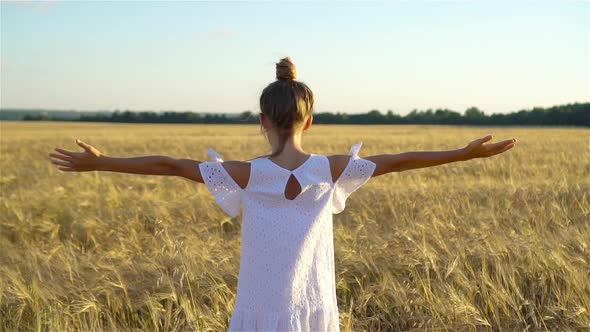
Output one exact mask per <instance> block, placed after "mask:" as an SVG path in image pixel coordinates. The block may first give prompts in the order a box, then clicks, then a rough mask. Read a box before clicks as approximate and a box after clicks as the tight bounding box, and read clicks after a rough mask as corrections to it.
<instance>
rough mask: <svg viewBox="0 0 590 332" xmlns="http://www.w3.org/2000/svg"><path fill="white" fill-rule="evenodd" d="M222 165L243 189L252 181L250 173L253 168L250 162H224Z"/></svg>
mask: <svg viewBox="0 0 590 332" xmlns="http://www.w3.org/2000/svg"><path fill="white" fill-rule="evenodd" d="M222 165H223V168H225V170H226V171H227V173H228V174H229V175H230V176H231V177H232V178H233V179H234V181H236V183H237V184H238V185H239V186H240V187H241V188H242V189H244V188H246V187H247V186H248V180H249V179H250V171H251V168H252V164H251V163H250V161H240V160H228V161H224V162H222Z"/></svg>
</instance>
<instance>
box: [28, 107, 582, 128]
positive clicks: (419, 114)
mask: <svg viewBox="0 0 590 332" xmlns="http://www.w3.org/2000/svg"><path fill="white" fill-rule="evenodd" d="M23 120H56V121H92V122H131V123H219V124H224V123H227V124H231V123H233V124H245V123H252V124H257V123H259V122H258V115H257V114H255V113H253V112H251V111H245V112H242V113H240V114H238V115H229V116H228V115H227V114H205V115H202V114H199V113H194V112H160V113H157V112H131V111H115V112H112V113H101V114H92V115H84V114H81V115H80V117H79V119H74V120H71V119H60V118H57V117H53V116H51V115H49V114H48V113H43V114H37V115H26V116H25V117H24V118H23ZM314 123H316V124H447V125H500V126H502V125H530V126H536V125H539V126H545V125H551V126H586V127H588V126H590V103H573V104H567V105H560V106H553V107H549V108H541V107H535V108H533V109H532V110H521V111H517V112H512V113H507V114H502V113H495V114H492V115H486V114H485V113H484V112H483V111H481V110H479V109H478V108H477V107H470V108H468V109H467V110H465V112H464V114H460V113H459V112H456V111H452V110H449V109H435V110H433V109H427V110H421V111H419V110H416V109H414V110H412V111H411V112H410V113H408V114H406V115H404V116H401V115H399V114H396V113H395V112H394V111H392V110H388V111H387V112H386V113H381V112H380V111H379V110H376V109H374V110H371V111H369V112H367V113H360V114H347V113H340V112H337V113H330V112H323V113H314Z"/></svg>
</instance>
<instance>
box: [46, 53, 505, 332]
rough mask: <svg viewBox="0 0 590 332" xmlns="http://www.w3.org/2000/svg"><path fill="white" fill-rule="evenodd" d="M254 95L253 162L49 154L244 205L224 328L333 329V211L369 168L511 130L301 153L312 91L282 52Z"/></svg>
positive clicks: (412, 164)
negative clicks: (367, 149)
mask: <svg viewBox="0 0 590 332" xmlns="http://www.w3.org/2000/svg"><path fill="white" fill-rule="evenodd" d="M276 78H277V80H276V81H275V82H273V83H271V84H269V85H268V86H267V87H266V88H265V89H264V90H263V91H262V95H261V96H260V108H261V113H260V114H259V118H260V124H261V126H262V127H261V129H263V132H264V133H265V134H266V136H267V139H268V141H269V143H270V145H271V147H272V153H271V154H269V155H266V156H261V157H257V158H254V159H251V160H249V161H223V160H222V158H221V156H219V155H218V154H217V153H216V152H215V151H213V150H211V149H209V150H208V153H209V155H210V156H211V157H212V159H213V160H212V161H206V162H204V161H196V160H190V159H175V158H171V157H165V156H144V157H134V158H117V157H109V156H106V155H104V154H102V153H101V152H100V151H99V150H97V149H96V148H95V147H93V146H91V145H89V144H86V143H84V142H82V141H80V140H76V143H77V144H78V145H79V146H80V147H81V148H83V149H84V151H83V152H73V151H67V150H63V149H59V148H56V149H55V150H56V151H57V152H59V154H58V153H50V156H51V157H53V158H55V159H52V160H51V161H52V163H53V164H55V165H57V166H58V169H60V170H62V171H66V172H84V171H110V172H124V173H134V174H153V175H173V176H181V177H185V178H188V179H191V180H194V181H196V182H201V183H204V184H205V185H206V186H207V188H208V190H209V191H210V192H211V193H212V194H213V196H214V197H215V200H216V201H217V203H218V204H219V205H220V207H221V208H222V209H223V210H224V211H225V212H226V213H227V214H228V215H230V216H232V217H236V216H237V215H238V213H239V212H240V210H241V211H242V218H243V219H242V248H241V249H242V252H241V263H240V271H239V279H238V290H237V296H236V303H235V308H234V312H233V315H232V318H231V321H230V325H229V330H230V331H260V330H264V331H320V330H321V331H326V330H327V331H339V323H338V322H339V317H338V306H337V303H336V285H335V269H334V248H333V233H332V215H333V214H336V213H340V212H342V211H343V210H344V207H345V202H346V199H347V198H348V197H349V195H350V194H351V193H352V192H354V191H355V190H357V189H358V188H359V187H360V186H362V185H363V184H364V183H366V182H367V181H368V180H369V179H370V178H371V177H375V176H379V175H383V174H387V173H390V172H401V171H405V170H410V169H416V168H422V167H431V166H436V165H441V164H445V163H451V162H456V161H466V160H469V159H474V158H483V157H490V156H493V155H496V154H499V153H502V152H505V151H507V150H509V149H510V148H512V147H513V146H514V144H515V142H516V140H515V139H510V140H505V141H502V142H498V143H494V144H484V143H485V142H488V141H489V140H491V139H492V135H487V136H485V137H482V138H479V139H476V140H474V141H472V142H471V143H469V144H468V145H467V146H465V147H463V148H461V149H457V150H451V151H419V152H406V153H400V154H380V155H374V156H369V157H360V156H359V155H358V152H359V149H360V147H361V142H359V143H357V144H355V145H354V146H353V147H352V148H351V149H350V152H349V153H348V155H345V154H339V155H330V156H326V155H322V154H315V153H309V152H306V151H305V150H304V149H303V148H302V146H301V136H302V134H303V132H305V131H306V130H308V129H309V128H310V126H311V124H312V121H313V115H312V111H313V103H314V98H313V93H312V92H311V90H310V89H309V87H308V86H307V85H306V84H304V83H302V82H299V81H296V80H295V78H296V71H295V66H294V65H293V63H292V62H291V60H290V59H289V58H288V57H287V58H284V59H281V61H280V62H279V63H278V64H277V65H276Z"/></svg>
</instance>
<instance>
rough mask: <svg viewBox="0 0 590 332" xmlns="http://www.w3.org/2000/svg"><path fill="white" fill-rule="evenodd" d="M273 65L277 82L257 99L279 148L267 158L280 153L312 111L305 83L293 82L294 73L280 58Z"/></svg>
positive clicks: (293, 68)
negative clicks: (276, 138)
mask: <svg viewBox="0 0 590 332" xmlns="http://www.w3.org/2000/svg"><path fill="white" fill-rule="evenodd" d="M276 65H277V66H276V71H277V74H276V75H277V80H276V81H274V82H272V83H270V84H269V85H268V86H267V87H266V88H264V90H263V91H262V95H261V96H260V110H261V111H262V113H263V114H264V115H265V116H266V117H267V118H268V119H269V120H270V121H271V122H272V124H273V125H274V128H276V129H277V133H278V136H279V148H278V149H277V150H276V151H274V152H273V153H272V154H271V155H270V156H271V157H272V156H276V155H278V154H280V153H281V152H282V151H283V148H284V147H285V143H286V142H287V140H288V139H289V137H290V136H291V135H293V133H295V131H296V130H297V129H299V128H300V127H301V126H302V125H303V124H304V122H305V120H306V119H307V117H308V116H309V115H311V113H312V112H313V93H312V92H311V89H310V88H309V87H308V86H307V85H306V84H305V83H303V82H298V81H296V80H295V78H297V71H296V69H295V65H294V64H293V62H292V61H291V59H290V58H289V57H286V58H283V59H281V61H280V62H279V63H277V64H276ZM262 129H263V128H262V126H261V130H262ZM263 132H264V131H263Z"/></svg>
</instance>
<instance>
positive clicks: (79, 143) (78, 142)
mask: <svg viewBox="0 0 590 332" xmlns="http://www.w3.org/2000/svg"><path fill="white" fill-rule="evenodd" d="M76 143H77V144H78V145H79V146H80V147H81V148H83V149H84V150H86V151H90V146H89V145H88V144H86V143H84V142H82V141H81V140H79V139H76Z"/></svg>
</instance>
